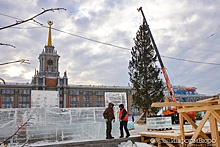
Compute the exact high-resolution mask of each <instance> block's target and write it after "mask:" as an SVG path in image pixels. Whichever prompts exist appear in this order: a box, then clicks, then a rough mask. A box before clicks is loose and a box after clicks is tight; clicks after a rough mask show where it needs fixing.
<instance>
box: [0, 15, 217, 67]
mask: <svg viewBox="0 0 220 147" xmlns="http://www.w3.org/2000/svg"><path fill="white" fill-rule="evenodd" d="M0 15H3V16H6V17H10V18H13V19H19V18H16V17H12V16H9V15H6V14H2V13H0ZM19 20H21V19H19ZM33 24H35V25H39V24H36V23H33ZM40 27H45V28H48V26H45V25H40ZM52 29H53V30H55V31H58V32H61V33H65V34H68V35H71V36H75V37H78V38H81V39H85V40H89V41H92V42H96V43H99V44H103V45H108V46H112V47H116V48H120V49H124V50H131V49H130V48H126V47H121V46H118V45H114V44H111V43H106V42H101V41H98V40H95V39H91V38H87V37H84V36H81V35H76V34H73V33H69V32H66V31H62V30H59V29H56V28H52ZM219 31H220V30H218V31H216V32H215V33H213V34H211V35H210V36H208V37H207V38H205V39H203V40H201V41H199V42H198V43H196V44H194V45H193V46H192V47H194V46H196V45H197V44H199V43H201V42H203V41H205V40H206V39H208V38H210V37H212V36H214V35H215V34H216V33H218V32H219ZM192 47H190V48H188V49H187V50H189V49H191V48H192ZM187 50H186V51H187ZM204 51H205V50H204ZM207 51H208V50H207ZM216 52H217V51H216ZM161 57H164V58H169V59H173V60H179V61H187V62H193V63H200V64H210V65H220V64H218V63H208V62H200V61H193V60H187V59H180V58H174V57H168V56H161Z"/></svg>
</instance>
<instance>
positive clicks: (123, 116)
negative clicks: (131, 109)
mask: <svg viewBox="0 0 220 147" xmlns="http://www.w3.org/2000/svg"><path fill="white" fill-rule="evenodd" d="M119 108H120V112H119V121H120V134H121V136H120V137H119V138H123V137H124V131H123V128H124V130H125V132H126V138H127V137H129V136H130V133H129V131H128V128H127V124H128V112H127V111H126V110H125V108H124V105H123V104H120V105H119Z"/></svg>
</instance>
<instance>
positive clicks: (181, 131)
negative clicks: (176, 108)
mask: <svg viewBox="0 0 220 147" xmlns="http://www.w3.org/2000/svg"><path fill="white" fill-rule="evenodd" d="M179 124H180V135H181V139H183V140H184V139H185V132H184V121H183V115H182V112H181V113H179ZM181 143H182V144H181V146H185V144H184V142H181Z"/></svg>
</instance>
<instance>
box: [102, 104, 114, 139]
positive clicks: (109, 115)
mask: <svg viewBox="0 0 220 147" xmlns="http://www.w3.org/2000/svg"><path fill="white" fill-rule="evenodd" d="M113 107H114V104H113V103H111V102H110V103H109V104H108V108H106V109H105V111H104V113H103V117H104V118H105V121H106V139H113V138H114V137H112V135H111V131H112V121H113V122H115V115H114V111H113Z"/></svg>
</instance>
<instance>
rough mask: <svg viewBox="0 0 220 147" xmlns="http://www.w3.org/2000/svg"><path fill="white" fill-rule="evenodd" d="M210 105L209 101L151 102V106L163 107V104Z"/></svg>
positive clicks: (181, 105)
mask: <svg viewBox="0 0 220 147" xmlns="http://www.w3.org/2000/svg"><path fill="white" fill-rule="evenodd" d="M207 105H212V104H211V103H210V102H162V103H159V102H158V103H152V105H151V107H164V106H178V107H183V106H188V107H190V106H191V107H194V106H207Z"/></svg>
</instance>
